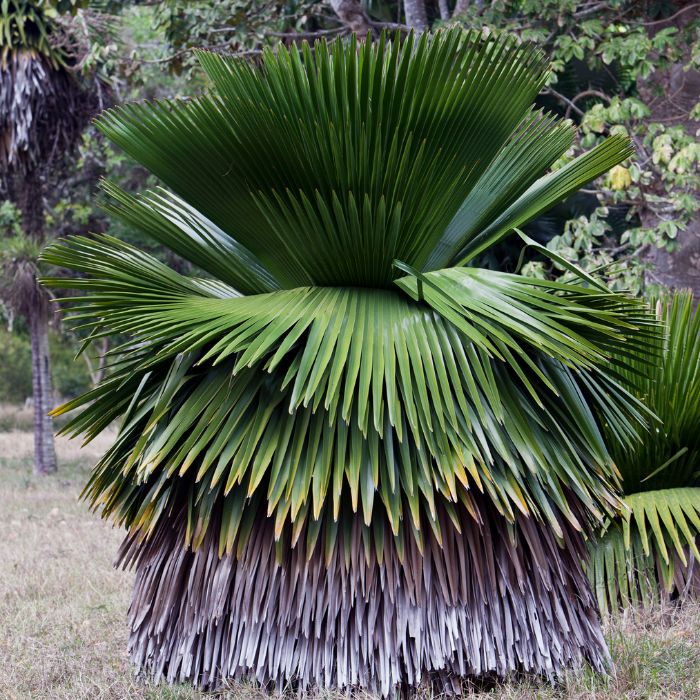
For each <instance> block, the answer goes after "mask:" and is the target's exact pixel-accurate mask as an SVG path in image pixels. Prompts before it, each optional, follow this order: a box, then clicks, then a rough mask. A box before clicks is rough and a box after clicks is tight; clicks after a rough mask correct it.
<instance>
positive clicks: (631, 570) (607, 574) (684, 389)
mask: <svg viewBox="0 0 700 700" xmlns="http://www.w3.org/2000/svg"><path fill="white" fill-rule="evenodd" d="M653 303H654V304H656V305H657V308H658V313H659V315H660V316H661V317H662V318H663V320H664V322H665V323H666V324H667V325H668V337H667V338H666V339H659V342H658V346H659V349H660V350H662V352H663V362H661V363H660V364H659V365H658V367H656V368H655V370H654V372H653V373H652V374H651V375H647V376H640V375H639V374H638V373H637V372H638V371H639V370H640V369H642V370H643V369H644V367H645V365H646V363H645V361H644V358H641V357H640V358H637V359H636V360H635V361H634V362H631V363H630V368H629V369H628V370H626V373H627V376H628V377H629V378H630V380H631V381H634V382H636V383H637V385H638V389H637V392H636V393H637V395H638V396H639V398H640V399H641V400H643V401H644V402H645V403H646V404H647V405H648V406H649V408H651V409H652V410H653V411H654V412H655V413H656V414H657V415H658V416H659V418H661V420H662V421H663V425H662V426H659V427H658V428H657V429H656V430H652V431H651V433H650V434H648V435H646V434H645V435H643V436H642V435H640V438H642V437H643V440H641V439H640V444H639V445H637V447H636V448H635V449H634V450H626V449H625V448H624V447H623V445H621V444H620V443H619V442H618V440H617V436H616V435H615V433H614V432H612V431H611V432H609V433H608V434H607V435H606V438H607V443H608V449H609V450H610V454H611V456H612V457H613V459H614V461H615V465H616V466H617V468H618V470H619V472H620V474H621V476H622V484H623V488H624V494H625V498H624V502H625V505H626V506H627V509H626V510H624V511H623V512H622V515H620V516H618V517H617V518H615V519H614V520H613V521H612V522H610V523H608V524H607V526H606V528H605V532H604V533H603V535H602V537H601V540H600V542H596V543H595V545H594V546H593V547H592V559H591V566H590V571H589V573H590V576H591V580H592V582H593V584H594V588H595V591H596V595H597V597H598V600H599V603H600V607H601V609H603V610H607V609H608V608H609V606H612V609H613V610H615V609H616V608H617V606H618V603H619V604H621V605H622V606H623V607H625V608H626V607H628V606H629V604H630V602H632V603H636V604H640V603H641V604H643V605H648V604H649V603H651V602H653V601H654V600H658V599H659V596H660V595H662V596H664V595H665V596H668V595H670V594H672V593H673V592H674V590H678V591H679V592H680V593H681V594H684V593H687V592H688V590H689V589H690V588H691V587H692V589H693V591H694V592H696V591H697V589H698V584H697V580H698V578H697V577H698V575H700V571H699V570H698V567H699V566H700V564H698V562H697V560H700V553H699V552H698V548H697V543H696V537H697V535H698V533H700V430H698V427H699V426H700V381H698V380H699V379H700V313H698V312H696V313H695V314H693V297H692V295H691V294H688V293H684V294H679V295H676V296H674V297H673V298H672V299H667V298H662V299H659V300H658V301H654V302H653ZM693 576H694V578H693Z"/></svg>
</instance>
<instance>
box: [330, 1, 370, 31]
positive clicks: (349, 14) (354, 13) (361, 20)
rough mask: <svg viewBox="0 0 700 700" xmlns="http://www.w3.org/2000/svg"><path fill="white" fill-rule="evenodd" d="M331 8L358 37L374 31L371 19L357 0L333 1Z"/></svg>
mask: <svg viewBox="0 0 700 700" xmlns="http://www.w3.org/2000/svg"><path fill="white" fill-rule="evenodd" d="M331 7H332V8H333V10H334V11H335V14H336V15H338V17H340V19H341V20H343V22H345V24H347V25H348V27H349V28H350V29H351V30H352V31H353V32H357V34H358V36H360V37H362V36H363V35H365V34H367V32H368V30H370V29H372V23H371V22H370V20H369V17H367V15H366V14H365V13H364V11H363V9H362V5H360V3H359V2H357V0H331Z"/></svg>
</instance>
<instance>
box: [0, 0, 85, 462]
mask: <svg viewBox="0 0 700 700" xmlns="http://www.w3.org/2000/svg"><path fill="white" fill-rule="evenodd" d="M50 33H51V26H50V23H49V21H48V19H47V17H46V14H45V11H44V9H43V5H42V3H40V2H35V1H34V0H5V1H4V2H2V3H1V4H0V176H1V177H2V181H3V186H4V190H5V193H6V196H7V197H8V198H9V199H10V200H12V201H14V202H15V203H16V204H17V205H18V207H19V209H20V211H21V214H22V229H23V232H24V235H25V236H26V237H27V239H28V240H27V241H26V242H25V243H23V244H21V245H20V248H22V249H23V250H24V251H25V252H26V250H27V249H31V248H32V247H33V248H35V249H37V250H38V249H39V248H40V247H41V245H42V243H43V241H44V236H45V217H44V204H43V199H44V181H45V177H46V173H47V172H48V171H50V169H51V168H52V167H54V166H55V165H56V163H57V162H58V161H59V160H60V158H61V157H62V156H63V155H65V154H66V153H67V152H70V151H71V150H72V149H73V146H74V144H75V142H76V140H77V139H78V138H79V137H80V136H81V134H82V131H83V128H84V126H85V124H86V123H87V120H88V118H89V117H90V115H91V113H92V109H93V104H92V103H93V100H92V99H91V96H90V95H89V93H86V92H85V91H84V90H82V89H81V87H80V86H79V84H78V82H77V81H76V79H75V77H74V76H73V75H72V74H71V73H70V71H69V69H68V66H67V64H66V61H65V58H66V57H65V56H64V55H63V54H62V53H61V52H60V51H57V50H55V49H54V48H53V47H52V45H51V41H50ZM15 243H17V242H16V241H15ZM13 245H14V244H13ZM15 247H16V246H15ZM10 252H11V251H10ZM11 258H12V256H11V255H10V259H11ZM20 260H22V261H25V262H26V257H25V256H23V255H22V256H20ZM4 267H5V269H6V270H9V272H7V275H8V276H7V278H6V279H5V284H4V285H3V286H4V287H5V299H6V300H9V301H10V302H12V301H13V300H14V301H17V302H18V305H17V307H16V309H15V311H17V312H19V313H21V314H23V315H24V316H25V317H26V319H27V321H28V323H29V327H30V330H31V337H32V370H33V385H34V386H33V394H34V442H35V451H34V473H35V474H46V473H49V472H53V471H56V455H55V452H54V447H53V421H52V419H51V417H50V416H49V415H48V413H49V411H50V410H51V408H52V396H51V394H52V392H51V373H50V368H49V354H48V347H49V344H48V305H47V296H46V294H45V292H43V291H42V290H41V289H39V287H38V285H37V283H36V281H34V286H35V288H36V289H35V290H34V292H32V293H29V294H28V296H26V295H25V296H22V295H23V294H24V291H26V284H28V282H29V278H27V277H26V275H27V274H32V270H34V264H33V263H31V264H26V265H25V264H22V265H20V267H21V268H22V271H21V273H20V271H18V270H15V269H14V268H13V266H12V265H9V267H8V264H7V260H6V264H5V266H4ZM15 274H19V275H20V277H21V279H22V280H23V285H25V286H23V287H22V289H23V290H24V291H23V292H21V293H20V292H19V291H17V290H14V291H13V290H12V289H11V288H8V287H7V282H8V280H12V279H14V276H15ZM29 300H31V302H29Z"/></svg>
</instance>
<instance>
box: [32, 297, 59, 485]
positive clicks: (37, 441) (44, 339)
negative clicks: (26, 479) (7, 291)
mask: <svg viewBox="0 0 700 700" xmlns="http://www.w3.org/2000/svg"><path fill="white" fill-rule="evenodd" d="M29 327H30V330H31V337H32V388H33V391H34V475H35V476H43V475H45V474H50V473H52V472H55V471H56V453H55V451H54V445H53V418H51V416H49V415H48V413H49V411H50V410H51V409H52V403H53V402H52V398H51V367H50V364H49V325H48V321H47V313H46V303H45V302H44V301H43V300H42V301H41V302H40V303H39V304H38V305H36V306H34V307H32V309H31V312H30V315H29Z"/></svg>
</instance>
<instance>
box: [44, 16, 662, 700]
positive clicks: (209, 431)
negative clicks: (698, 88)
mask: <svg viewBox="0 0 700 700" xmlns="http://www.w3.org/2000/svg"><path fill="white" fill-rule="evenodd" d="M199 58H200V61H201V63H202V66H203V67H204V69H205V70H206V72H207V74H208V76H209V78H210V80H211V81H212V84H213V85H215V86H216V92H215V94H212V95H208V96H204V97H201V98H198V99H196V100H188V101H186V102H179V101H177V102H170V101H168V102H153V103H150V104H149V103H138V104H136V103H134V104H132V105H128V106H125V107H123V108H119V109H118V110H115V111H110V112H106V113H104V114H103V115H102V116H101V117H100V119H99V120H98V121H99V128H100V129H101V130H102V131H103V132H104V133H105V134H107V135H108V136H109V137H110V138H111V139H112V140H113V141H114V142H115V143H116V144H117V145H119V146H120V147H121V148H123V149H124V150H125V151H126V152H127V153H129V154H130V155H132V156H133V157H135V158H136V159H137V160H138V161H139V162H141V163H142V164H143V165H144V166H145V167H147V168H148V169H150V170H151V171H152V172H153V173H154V174H155V175H157V177H159V178H160V180H161V181H162V182H164V183H165V184H166V185H168V186H169V187H170V188H171V189H172V192H166V191H165V190H160V191H158V192H149V193H146V194H145V195H143V196H140V197H132V196H130V195H129V194H127V193H126V192H123V191H121V190H120V189H119V188H117V187H115V186H114V185H110V184H108V183H106V184H105V185H104V189H105V193H106V196H107V198H108V201H106V203H105V206H107V208H108V209H109V210H110V211H112V212H113V213H114V214H115V216H117V217H119V218H120V219H122V220H123V221H124V222H126V223H128V224H131V225H133V226H135V227H137V228H139V229H140V230H141V231H143V232H145V233H147V234H149V235H150V236H152V237H153V238H154V239H155V240H157V241H159V242H161V243H162V244H163V245H165V246H167V247H168V248H170V249H171V250H172V251H174V252H176V253H177V254H179V255H181V256H182V257H183V258H185V259H186V260H188V261H190V262H191V263H193V264H194V265H196V266H198V267H199V268H200V269H201V270H203V271H204V273H205V274H207V275H208V276H207V278H206V279H195V278H187V277H184V276H182V275H179V274H177V273H175V272H174V271H173V270H171V269H169V268H167V267H166V266H165V265H163V264H161V263H159V262H158V261H157V260H155V259H154V258H153V257H151V256H149V255H147V254H145V253H143V252H140V251H139V250H137V249H135V248H133V247H131V246H129V245H127V244H125V243H123V242H120V241H118V240H116V239H114V238H110V237H108V236H102V237H99V238H98V239H96V240H88V239H83V238H72V239H69V240H67V241H65V242H62V243H60V244H54V245H53V246H52V247H51V248H50V249H49V251H48V252H46V253H45V254H44V259H45V260H47V261H48V262H51V263H52V264H56V265H60V266H64V267H69V268H72V269H75V270H77V271H80V272H81V273H84V274H85V275H87V277H82V278H78V279H74V280H66V279H60V280H58V279H52V280H47V281H46V283H47V284H51V285H54V286H63V287H68V288H74V289H79V290H84V291H86V292H88V296H86V297H85V298H84V301H85V302H86V303H87V306H86V307H84V308H83V310H82V311H81V312H80V313H78V315H77V318H78V319H81V318H82V319H83V321H84V326H85V327H87V328H90V329H92V333H91V337H90V338H88V339H87V341H86V344H87V343H89V342H91V341H92V340H94V339H96V338H99V337H104V336H106V335H108V334H113V333H123V334H124V336H122V337H128V338H129V339H128V341H127V342H126V343H124V344H122V345H121V346H119V347H117V348H115V349H114V350H113V351H111V352H112V357H113V358H115V359H114V360H113V361H112V367H111V373H110V374H109V375H108V376H107V377H105V379H104V380H103V382H102V383H101V384H100V385H99V386H98V387H97V388H95V389H94V390H92V391H90V392H88V393H87V394H85V395H84V396H83V397H80V398H79V399H76V400H75V401H73V402H70V403H69V404H67V405H66V406H64V407H62V408H61V409H60V410H59V411H57V412H63V411H67V410H70V409H72V408H79V407H82V409H83V410H82V413H81V414H80V415H79V416H78V417H77V418H75V419H74V420H72V421H71V422H70V423H69V424H68V425H67V426H66V428H65V431H66V432H67V433H68V434H79V433H81V432H82V433H85V435H86V436H87V438H88V439H90V438H92V437H93V436H94V435H96V434H97V433H99V432H100V431H101V430H102V429H104V428H105V427H106V426H108V425H110V424H111V423H113V421H114V420H116V419H120V420H121V428H120V431H119V435H118V437H117V439H116V442H115V443H114V446H113V447H112V448H111V449H110V450H109V451H108V452H107V453H106V454H105V456H104V458H103V459H102V460H101V461H100V462H99V464H98V465H97V466H96V468H95V470H94V471H93V473H92V475H91V477H90V481H89V483H88V485H87V487H86V489H85V495H86V497H88V498H89V499H90V500H91V501H92V503H93V505H94V506H95V507H100V508H102V512H103V515H104V516H105V517H111V518H112V519H113V520H114V521H115V522H116V523H119V524H120V525H124V526H126V527H127V528H128V529H129V534H128V536H127V538H126V540H125V542H124V545H123V547H122V549H121V551H120V553H119V555H118V557H117V561H118V562H120V563H121V564H123V565H125V566H126V565H130V564H135V565H136V567H137V578H136V583H135V587H134V595H133V599H132V605H131V621H132V635H131V641H130V648H131V653H132V659H133V660H134V661H135V662H136V663H137V664H139V665H141V666H143V667H145V668H146V669H149V670H150V671H152V672H153V673H154V675H155V676H156V677H157V678H160V677H161V676H163V675H164V676H165V677H167V678H168V679H169V680H171V681H174V680H183V681H184V680H186V679H190V680H193V681H194V682H196V683H198V684H199V685H201V686H203V687H214V686H216V685H218V684H219V683H220V682H221V680H222V679H223V678H231V677H233V678H240V677H243V676H252V677H254V678H256V679H257V680H258V681H260V682H267V681H275V682H277V683H279V684H280V685H281V686H284V685H285V684H286V683H287V682H290V681H291V682H293V683H295V684H298V685H299V686H300V687H306V686H308V685H310V684H317V685H320V686H333V685H335V686H347V685H355V686H357V685H359V686H364V687H370V688H376V689H378V690H379V691H380V692H381V693H382V694H383V695H387V694H388V693H389V692H390V690H391V688H392V687H393V686H395V685H396V684H397V683H405V684H409V685H414V684H417V683H418V682H420V680H421V679H422V678H424V677H425V676H426V675H428V676H429V677H431V678H433V679H435V680H436V681H437V682H438V684H439V685H440V686H441V687H443V688H451V689H454V688H458V686H459V682H460V681H459V679H460V677H463V676H467V675H481V674H485V673H497V674H506V673H508V672H510V671H512V670H516V669H519V670H527V671H530V672H535V673H542V674H546V675H548V676H552V675H554V674H555V673H556V672H557V671H558V670H559V669H561V668H562V667H563V666H565V665H568V664H578V663H580V662H581V660H582V658H584V657H585V658H587V659H588V660H589V661H590V662H591V663H592V664H593V666H594V667H595V668H597V669H602V668H603V667H604V663H605V659H606V655H607V650H606V647H605V642H604V640H603V637H602V634H601V630H600V626H599V622H598V619H597V613H596V606H595V599H594V597H593V595H592V593H591V590H590V586H589V583H588V580H587V578H586V576H585V573H584V572H583V569H582V566H581V560H580V557H582V556H584V555H585V553H586V551H587V550H586V544H585V538H584V533H585V532H588V531H589V527H590V523H591V522H594V521H600V520H601V519H602V518H603V517H604V516H605V514H606V513H607V514H609V515H613V514H614V513H616V512H617V508H618V506H619V501H618V499H617V497H616V495H615V493H614V482H615V479H616V477H615V472H614V469H613V467H612V463H611V460H610V458H609V455H608V451H607V448H606V446H605V443H604V441H603V437H602V433H601V425H602V424H606V425H608V426H612V427H613V429H614V430H616V431H617V434H618V436H619V438H620V440H621V441H623V442H624V443H625V444H626V445H628V446H631V445H632V444H633V441H634V439H635V438H636V436H637V433H636V426H637V424H638V423H642V424H645V423H646V421H647V418H648V416H649V415H650V414H649V411H648V410H647V409H646V408H645V407H644V405H643V404H642V403H641V402H640V401H638V400H637V399H635V398H634V397H633V396H631V395H630V394H629V393H628V392H627V391H626V389H625V388H624V386H623V384H622V383H621V382H620V381H618V379H617V377H619V376H620V370H621V368H623V367H624V366H625V360H624V359H620V358H621V357H622V355H624V353H625V352H627V349H629V348H632V349H635V348H636V349H638V350H639V351H640V352H642V351H646V352H648V353H649V355H650V357H651V358H652V359H653V356H654V347H653V340H654V338H655V337H656V335H657V322H656V320H655V319H654V317H653V315H651V314H650V312H649V311H648V309H647V307H646V306H645V305H644V303H643V302H640V301H637V300H633V299H627V298H626V297H625V296H624V295H621V294H616V293H612V292H610V291H609V290H608V289H607V288H606V287H605V286H604V285H603V284H601V282H599V281H598V280H597V279H596V278H595V277H593V276H591V275H590V274H587V273H584V272H582V271H578V272H577V271H576V270H575V268H572V267H571V266H570V265H568V263H566V262H565V261H560V262H561V264H563V265H568V268H569V269H571V270H572V271H574V272H576V273H577V274H578V275H579V279H580V282H581V283H580V284H571V285H567V284H559V283H557V282H550V281H540V280H533V279H527V278H523V277H521V276H519V275H511V274H503V273H499V272H493V271H489V270H484V269H479V268H475V267H468V266H465V265H466V264H467V263H469V262H470V261H473V260H474V258H475V256H477V255H478V254H479V253H480V252H482V251H484V250H487V249H488V248H489V247H490V246H492V245H494V244H496V243H497V242H498V241H499V240H501V239H502V238H503V237H504V236H506V235H508V234H509V233H510V232H511V231H512V230H513V229H515V228H517V227H519V226H521V225H524V224H525V223H527V222H528V221H530V220H531V219H533V218H534V217H536V216H537V215H539V214H540V213H541V212H543V211H545V210H547V209H548V208H549V207H550V206H551V205H553V204H554V203H556V202H559V201H561V200H562V199H564V198H565V197H567V196H568V195H569V194H571V193H572V192H574V191H576V190H577V189H578V188H580V187H581V186H583V185H584V184H586V183H588V182H590V181H591V180H593V179H595V178H596V177H598V176H599V175H601V174H602V173H603V172H605V171H606V170H607V169H608V168H610V167H612V166H613V165H614V164H616V163H619V162H621V161H623V160H624V159H625V158H627V157H628V156H629V155H630V153H631V152H632V151H631V147H630V144H629V142H628V140H627V139H626V138H623V137H621V136H613V137H612V138H610V139H608V140H607V141H606V142H605V143H603V144H602V145H601V146H599V147H598V148H596V149H594V150H593V151H591V152H589V153H587V154H584V155H583V156H581V157H580V158H577V159H575V160H573V161H572V162H569V163H568V164H567V165H565V166H564V167H563V168H560V169H558V170H556V171H555V172H553V173H550V174H547V172H548V170H549V169H550V167H551V166H552V164H553V163H555V161H557V160H558V159H559V158H560V157H561V155H562V154H563V153H564V152H566V151H567V149H568V148H569V147H570V145H571V143H572V140H573V138H574V127H573V125H572V124H571V123H570V122H561V121H558V120H556V119H554V118H552V117H550V116H547V115H543V114H542V113H541V112H538V111H533V110H532V103H533V100H534V98H535V96H536V95H537V94H538V92H539V91H540V89H541V87H542V85H543V84H544V82H545V81H546V79H547V75H548V65H547V62H546V60H545V58H544V56H543V55H542V54H541V53H540V52H539V51H537V50H535V49H534V48H533V47H531V46H527V45H521V44H518V43H517V42H516V41H514V40H512V39H510V38H506V39H502V38H498V37H493V36H491V37H489V38H487V37H485V36H483V35H481V34H480V33H477V32H471V33H463V32H462V31H461V30H459V29H452V30H450V31H447V32H438V33H437V34H435V35H433V36H432V37H431V36H429V35H428V33H424V34H423V35H422V37H421V38H420V40H419V41H418V42H417V43H416V42H415V40H414V36H413V35H412V34H411V35H410V36H409V38H408V39H407V41H406V43H404V44H403V46H402V45H401V44H400V41H399V39H398V38H397V39H396V40H395V41H394V42H393V43H392V42H390V41H388V40H387V37H386V36H385V35H382V37H381V39H380V41H379V42H378V43H374V44H373V43H372V41H371V37H370V36H368V37H367V41H366V42H365V43H364V45H362V44H359V45H358V43H357V42H356V41H355V39H354V38H353V39H352V40H351V41H350V42H348V43H347V44H343V43H342V42H337V43H335V44H333V46H332V47H331V48H329V47H328V46H327V44H326V43H324V42H319V43H317V44H316V49H315V52H314V53H312V51H311V49H310V48H309V46H308V45H306V44H305V45H304V47H303V50H302V53H300V52H299V51H297V50H296V49H295V50H292V52H291V53H289V52H287V50H286V49H284V47H281V46H280V47H279V51H278V53H277V54H276V55H275V54H273V53H272V52H270V51H268V52H266V53H265V55H264V57H263V62H262V66H261V68H257V67H253V66H250V65H249V64H247V63H245V62H241V61H236V60H229V59H227V58H225V57H222V56H220V55H216V54H208V53H201V54H200V55H199ZM523 238H524V239H525V241H526V242H527V244H528V245H530V246H533V247H535V248H536V249H537V250H540V251H541V252H542V253H543V254H546V255H550V256H551V255H552V254H551V253H550V252H549V251H547V250H546V249H544V248H542V247H541V246H539V244H538V243H536V242H535V241H532V240H530V239H528V238H527V237H526V236H524V235H523ZM650 339H651V341H652V342H651V343H650ZM623 380H624V377H623Z"/></svg>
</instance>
